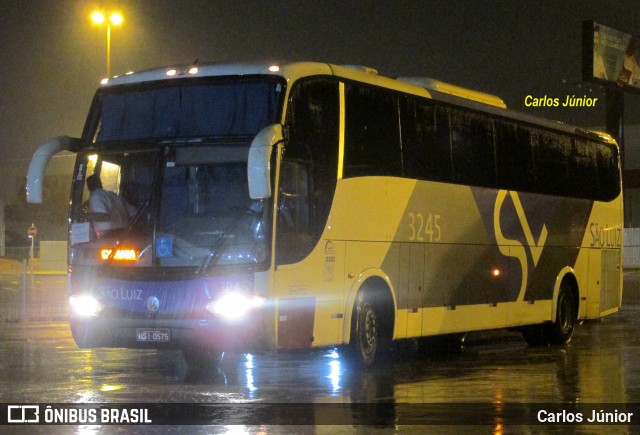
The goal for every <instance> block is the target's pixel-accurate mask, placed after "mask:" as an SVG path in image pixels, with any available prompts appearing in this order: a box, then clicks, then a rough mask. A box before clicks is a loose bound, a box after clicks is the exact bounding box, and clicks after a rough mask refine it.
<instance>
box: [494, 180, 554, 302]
mask: <svg viewBox="0 0 640 435" xmlns="http://www.w3.org/2000/svg"><path fill="white" fill-rule="evenodd" d="M507 194H508V195H509V196H510V197H511V201H512V202H513V206H514V207H515V209H516V215H517V216H518V220H519V221H520V225H521V226H522V232H523V233H524V237H525V239H526V242H527V243H526V245H523V244H522V243H521V242H520V241H518V240H514V239H507V238H506V237H505V236H504V234H503V233H502V227H501V225H500V213H501V211H502V204H503V203H504V201H505V199H506V198H507ZM493 229H494V233H495V235H496V242H497V243H498V249H499V250H500V253H501V254H502V255H504V256H505V257H512V258H515V259H517V260H518V262H519V263H520V267H521V268H522V282H521V284H520V295H519V296H518V300H522V298H523V297H524V293H525V291H526V289H527V280H528V276H529V261H528V254H527V249H529V254H531V259H532V260H533V267H536V266H537V265H538V261H540V256H541V255H542V249H543V248H544V244H545V242H546V241H547V235H548V231H547V226H546V225H542V230H541V231H540V235H539V236H538V240H536V239H535V238H534V236H533V233H532V231H531V228H530V226H529V222H528V221H527V217H526V216H525V214H524V209H523V208H522V203H521V202H520V197H519V196H518V193H517V192H512V191H506V190H500V191H499V192H498V196H497V197H496V203H495V206H494V210H493Z"/></svg>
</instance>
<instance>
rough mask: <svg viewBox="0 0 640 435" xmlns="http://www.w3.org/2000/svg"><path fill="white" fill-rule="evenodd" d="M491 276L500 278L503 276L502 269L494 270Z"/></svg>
mask: <svg viewBox="0 0 640 435" xmlns="http://www.w3.org/2000/svg"><path fill="white" fill-rule="evenodd" d="M491 275H493V276H494V277H496V278H497V277H499V276H500V275H502V272H501V271H500V269H493V270H492V271H491Z"/></svg>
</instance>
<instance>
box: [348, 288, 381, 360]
mask: <svg viewBox="0 0 640 435" xmlns="http://www.w3.org/2000/svg"><path fill="white" fill-rule="evenodd" d="M380 328H381V324H380V316H379V314H378V312H377V311H376V309H375V306H374V305H373V304H372V303H371V302H369V301H367V300H366V299H365V300H363V301H361V302H360V303H359V304H358V307H357V308H356V324H355V331H354V332H355V337H354V341H353V342H352V346H353V350H354V353H355V357H356V358H357V360H358V362H359V363H360V364H361V365H362V366H364V367H371V366H372V365H373V364H374V363H375V361H376V357H377V356H378V354H379V352H380V332H381V331H380Z"/></svg>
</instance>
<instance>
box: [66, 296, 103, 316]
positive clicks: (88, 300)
mask: <svg viewBox="0 0 640 435" xmlns="http://www.w3.org/2000/svg"><path fill="white" fill-rule="evenodd" d="M69 305H71V309H72V310H73V312H74V313H75V314H77V315H79V316H83V317H90V316H97V315H98V313H100V311H102V304H101V303H100V301H98V300H97V299H96V298H94V297H93V296H89V295H74V296H71V297H70V298H69Z"/></svg>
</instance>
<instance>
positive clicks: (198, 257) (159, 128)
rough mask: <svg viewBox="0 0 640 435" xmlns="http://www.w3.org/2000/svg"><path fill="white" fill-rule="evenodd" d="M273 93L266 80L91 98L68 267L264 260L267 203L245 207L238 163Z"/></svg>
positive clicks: (121, 91) (117, 91)
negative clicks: (90, 111)
mask: <svg viewBox="0 0 640 435" xmlns="http://www.w3.org/2000/svg"><path fill="white" fill-rule="evenodd" d="M282 94H283V84H282V83H280V81H279V79H276V78H273V77H267V78H254V79H246V78H242V79H230V78H215V79H210V80H207V81H197V82H195V83H194V82H193V81H191V82H188V81H177V84H176V83H174V82H173V81H172V82H171V83H170V84H164V83H162V82H155V83H154V84H153V85H150V84H146V85H145V86H140V85H137V86H132V85H123V86H119V87H115V88H113V89H104V90H102V91H101V92H99V94H98V96H97V97H96V100H95V101H94V105H93V110H92V115H90V117H89V122H88V123H87V129H86V130H85V135H84V137H83V141H82V143H83V144H84V145H85V146H86V148H85V150H80V151H79V152H78V158H77V163H76V169H75V174H74V183H73V192H72V202H71V239H70V246H71V249H70V265H72V266H74V267H78V266H83V265H86V266H90V265H93V266H95V265H105V266H113V267H129V268H130V267H147V268H151V267H153V268H158V267H160V268H178V267H189V268H197V269H198V270H203V271H204V270H206V269H207V268H210V267H216V266H233V265H239V264H244V265H247V264H261V263H264V262H265V261H266V260H267V256H268V252H269V249H268V243H269V242H268V237H267V228H266V227H267V223H268V219H267V216H266V214H267V213H268V211H267V210H268V209H269V208H268V207H267V206H265V202H266V201H268V200H251V198H250V196H249V191H248V179H247V159H248V154H249V147H250V144H251V141H252V139H253V138H254V137H255V135H256V134H257V133H258V132H259V131H260V130H261V129H262V128H264V127H265V126H267V125H269V124H273V123H275V122H278V120H279V116H280V112H279V111H280V108H281V107H280V106H281V104H282V101H281V95H282Z"/></svg>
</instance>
